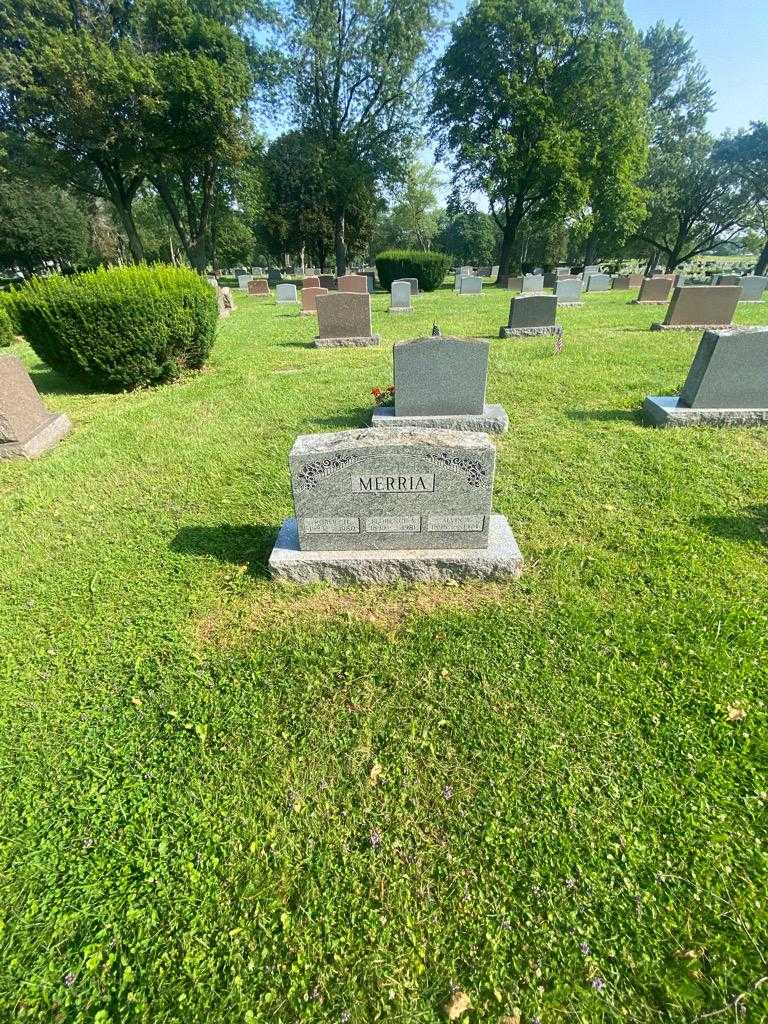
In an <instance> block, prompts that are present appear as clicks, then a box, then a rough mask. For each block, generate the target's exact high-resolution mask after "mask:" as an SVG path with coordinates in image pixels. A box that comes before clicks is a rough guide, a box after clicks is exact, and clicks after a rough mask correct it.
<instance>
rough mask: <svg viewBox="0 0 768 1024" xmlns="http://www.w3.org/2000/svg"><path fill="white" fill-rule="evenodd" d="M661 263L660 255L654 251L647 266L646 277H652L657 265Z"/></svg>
mask: <svg viewBox="0 0 768 1024" xmlns="http://www.w3.org/2000/svg"><path fill="white" fill-rule="evenodd" d="M658 262H659V254H658V252H657V251H656V250H655V249H654V250H653V252H652V253H651V255H650V256H649V257H648V260H647V262H646V264H645V277H650V276H651V274H652V273H653V271H654V270H655V269H656V264H657V263H658Z"/></svg>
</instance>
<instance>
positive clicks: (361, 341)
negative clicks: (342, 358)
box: [315, 334, 381, 348]
mask: <svg viewBox="0 0 768 1024" xmlns="http://www.w3.org/2000/svg"><path fill="white" fill-rule="evenodd" d="M380 341H381V338H380V337H379V335H378V334H366V335H362V336H360V337H355V338H315V347H316V348H361V347H363V346H365V345H378V344H379V342H380Z"/></svg>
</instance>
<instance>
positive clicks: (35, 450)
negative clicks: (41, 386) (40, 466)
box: [0, 356, 72, 459]
mask: <svg viewBox="0 0 768 1024" xmlns="http://www.w3.org/2000/svg"><path fill="white" fill-rule="evenodd" d="M71 429H72V424H71V423H70V422H69V419H68V418H67V417H66V416H65V415H64V414H63V413H50V412H48V410H47V409H46V407H45V406H44V405H43V403H42V401H41V399H40V395H39V394H38V393H37V388H36V387H35V385H34V384H33V383H32V378H31V377H30V376H29V374H28V373H27V371H26V368H25V367H24V364H23V363H22V362H21V360H20V359H18V358H17V357H16V356H0V459H33V458H34V457H35V456H36V455H42V453H43V452H46V451H48V449H49V448H53V446H54V445H55V444H56V442H57V441H60V440H61V438H62V437H65V436H66V435H67V434H68V433H69V432H70V430H71Z"/></svg>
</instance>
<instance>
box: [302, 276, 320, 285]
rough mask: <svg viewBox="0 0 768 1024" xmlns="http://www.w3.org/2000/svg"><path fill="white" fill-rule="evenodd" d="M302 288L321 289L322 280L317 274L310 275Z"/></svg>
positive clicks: (305, 279)
mask: <svg viewBox="0 0 768 1024" xmlns="http://www.w3.org/2000/svg"><path fill="white" fill-rule="evenodd" d="M302 287H304V288H320V287H321V285H320V278H319V277H317V275H316V274H309V275H308V276H307V277H305V278H304V282H303V285H302Z"/></svg>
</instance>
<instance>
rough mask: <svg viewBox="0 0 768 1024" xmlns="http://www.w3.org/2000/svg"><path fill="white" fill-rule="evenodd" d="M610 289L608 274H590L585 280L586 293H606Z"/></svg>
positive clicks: (609, 276)
mask: <svg viewBox="0 0 768 1024" xmlns="http://www.w3.org/2000/svg"><path fill="white" fill-rule="evenodd" d="M610 287H611V275H610V274H596V273H593V274H590V275H589V277H588V278H587V291H588V292H607V291H608V290H609V289H610Z"/></svg>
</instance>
